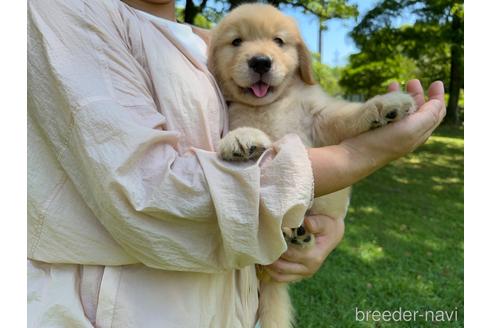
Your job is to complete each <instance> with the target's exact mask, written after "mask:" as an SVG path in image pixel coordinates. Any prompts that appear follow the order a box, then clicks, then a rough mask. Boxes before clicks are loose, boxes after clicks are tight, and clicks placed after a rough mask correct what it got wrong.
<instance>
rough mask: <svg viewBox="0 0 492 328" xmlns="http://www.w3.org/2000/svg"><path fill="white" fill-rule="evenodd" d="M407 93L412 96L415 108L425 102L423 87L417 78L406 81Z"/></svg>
mask: <svg viewBox="0 0 492 328" xmlns="http://www.w3.org/2000/svg"><path fill="white" fill-rule="evenodd" d="M407 93H408V94H410V95H411V96H412V97H413V99H414V100H415V103H416V104H417V108H418V107H420V106H422V105H423V104H424V103H425V97H424V89H423V88H422V84H421V83H420V81H419V80H417V79H414V80H410V81H408V82H407Z"/></svg>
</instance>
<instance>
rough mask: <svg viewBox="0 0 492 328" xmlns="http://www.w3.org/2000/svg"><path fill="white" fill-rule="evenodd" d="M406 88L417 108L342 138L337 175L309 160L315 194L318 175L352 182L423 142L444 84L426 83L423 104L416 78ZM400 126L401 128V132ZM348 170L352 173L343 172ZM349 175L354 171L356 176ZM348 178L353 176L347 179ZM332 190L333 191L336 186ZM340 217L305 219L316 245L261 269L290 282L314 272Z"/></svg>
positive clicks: (436, 117) (335, 239)
mask: <svg viewBox="0 0 492 328" xmlns="http://www.w3.org/2000/svg"><path fill="white" fill-rule="evenodd" d="M397 90H398V84H396V83H394V84H391V85H390V86H389V91H397ZM407 92H408V93H410V94H411V95H412V96H413V98H414V100H415V102H416V104H417V106H418V107H419V110H418V112H417V113H415V114H412V115H410V116H409V117H407V118H406V119H404V120H403V121H401V122H396V123H394V124H391V125H388V126H386V127H384V128H381V129H378V130H373V131H370V132H368V133H366V134H365V136H364V135H361V136H360V137H356V138H353V139H356V140H353V139H349V140H346V141H344V142H345V143H348V147H349V150H348V151H347V152H348V155H347V158H344V159H342V160H341V161H340V162H339V164H338V165H346V169H345V170H343V167H342V169H340V173H339V174H333V172H330V171H328V170H326V167H324V166H321V161H322V160H323V158H324V156H326V155H324V156H321V157H320V158H319V159H316V160H319V161H320V162H317V163H313V168H314V167H315V165H320V166H319V167H318V170H319V171H318V172H317V170H316V169H314V171H315V173H314V175H315V184H317V185H318V188H317V189H315V193H318V194H319V193H324V192H326V189H324V188H325V186H323V181H324V180H323V179H327V180H330V181H333V183H335V184H336V183H338V184H339V185H341V186H342V187H345V184H347V183H354V182H356V181H357V177H360V178H359V179H362V178H364V177H365V176H367V175H369V174H370V173H372V172H373V171H375V170H377V169H378V168H379V167H381V166H384V165H385V164H386V163H387V162H390V161H392V160H394V159H396V158H398V157H401V156H403V155H405V154H406V153H408V152H411V151H413V150H414V149H415V148H416V147H418V146H419V145H421V144H422V143H424V142H425V141H426V140H427V138H428V137H429V136H430V134H431V133H432V131H434V129H435V128H436V127H437V126H438V125H439V123H440V122H441V121H442V119H443V117H444V115H445V113H446V108H445V106H444V88H443V85H442V83H441V82H435V83H433V84H432V85H431V86H430V87H429V98H430V100H429V101H428V102H425V98H424V93H423V89H422V86H421V84H420V82H419V81H418V80H411V81H409V82H408V84H407ZM415 115H416V116H415ZM407 120H408V121H407ZM400 129H403V131H401V130H400ZM378 132H379V133H378ZM386 141H387V142H386ZM344 142H342V144H343V143H344ZM335 147H336V146H335ZM400 147H401V148H400ZM327 148H328V147H327ZM355 149H357V150H355ZM312 150H314V149H312ZM325 151H326V150H325ZM371 152H372V153H371ZM310 154H311V155H313V152H310ZM344 154H347V153H344ZM317 155H319V154H316V153H315V152H314V156H317ZM332 156H336V154H335V153H334V154H332ZM372 157H374V158H372ZM312 158H313V157H312ZM331 163H333V162H331ZM343 163H345V164H343ZM325 165H331V164H325ZM347 170H355V171H351V172H347ZM320 174H325V176H322V177H320ZM351 174H355V177H354V176H352V175H351ZM351 178H353V180H350V179H351ZM317 179H319V180H317ZM347 180H349V182H347ZM350 181H352V182H350ZM328 190H330V189H328ZM331 190H333V191H335V190H336V189H331ZM343 219H344V218H331V217H328V216H321V215H316V216H311V217H307V218H306V220H305V226H306V228H307V230H308V231H309V232H311V233H312V234H314V235H315V237H316V244H315V245H314V246H313V247H311V248H309V249H299V248H296V247H289V249H288V250H287V251H286V252H285V253H284V254H282V256H281V257H280V259H279V260H277V261H275V262H274V263H273V264H271V265H269V266H267V267H266V268H267V270H268V272H269V273H270V275H271V276H272V277H273V278H274V279H275V280H277V281H283V282H289V281H296V280H300V279H303V278H307V277H310V276H312V275H313V274H315V273H316V272H317V271H318V269H319V268H320V266H321V265H322V264H323V263H324V261H325V259H326V257H327V256H328V255H329V254H330V253H331V252H332V250H333V249H334V248H335V247H336V246H337V245H338V243H339V242H340V241H341V240H342V237H343V234H344V221H343Z"/></svg>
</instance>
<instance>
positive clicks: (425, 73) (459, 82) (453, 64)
mask: <svg viewBox="0 0 492 328" xmlns="http://www.w3.org/2000/svg"><path fill="white" fill-rule="evenodd" d="M403 14H411V15H413V16H414V17H415V19H416V21H415V24H413V25H412V26H395V24H394V21H395V18H397V17H399V16H401V15H403ZM463 21H464V7H463V1H462V0H399V1H396V0H383V1H381V2H380V3H379V4H378V5H377V6H376V7H374V8H373V9H372V10H370V11H369V12H368V13H367V14H366V15H365V16H364V17H363V19H362V20H361V22H360V23H359V24H358V25H357V26H356V27H355V28H354V30H353V32H352V34H351V35H352V38H353V39H354V41H355V43H356V44H357V46H358V47H359V48H360V50H361V52H360V53H359V54H356V55H353V56H351V58H350V63H349V67H348V68H347V70H346V71H345V72H344V74H343V77H342V81H341V84H342V85H344V86H345V87H347V88H350V85H351V83H353V82H354V80H355V79H356V75H355V74H356V73H358V74H361V78H369V81H361V82H360V83H359V84H364V82H366V83H373V82H375V83H384V82H386V81H384V78H396V79H403V77H404V76H407V75H408V74H410V73H414V74H415V75H414V76H416V77H419V78H421V79H423V80H424V81H425V83H426V84H427V82H430V80H435V79H442V80H444V81H445V82H446V83H445V84H446V86H447V91H448V93H449V100H448V115H447V118H446V121H447V122H450V123H458V122H459V107H458V101H459V95H460V90H461V89H462V88H464V77H463V56H464V46H463V42H464V33H463V31H464V24H463ZM391 58H395V59H396V60H391ZM400 61H401V62H400ZM411 62H413V63H414V65H415V67H413V68H412V67H411V66H412V65H410V63H411ZM378 65H379V67H378ZM398 67H399V69H396V68H398ZM405 67H406V69H405ZM364 73H366V74H364ZM357 87H358V85H357V84H356V88H357ZM378 88H381V86H380V85H378ZM373 91H374V90H373Z"/></svg>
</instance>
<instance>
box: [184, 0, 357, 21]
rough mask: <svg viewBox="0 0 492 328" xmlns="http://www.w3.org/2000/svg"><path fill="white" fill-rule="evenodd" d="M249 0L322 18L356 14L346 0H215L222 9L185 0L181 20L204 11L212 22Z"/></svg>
mask: <svg viewBox="0 0 492 328" xmlns="http://www.w3.org/2000/svg"><path fill="white" fill-rule="evenodd" d="M249 2H263V3H268V4H271V5H273V6H275V7H279V6H289V7H294V8H299V9H301V10H302V11H303V12H305V13H309V14H313V15H315V16H317V17H319V18H320V19H322V20H329V19H333V18H350V17H355V16H357V15H358V10H357V5H354V4H350V3H349V2H348V1H347V0H264V1H255V0H217V1H216V3H217V4H219V6H218V7H220V8H222V9H215V8H211V7H210V6H208V0H201V1H200V2H199V3H195V2H194V1H193V0H186V5H185V8H184V13H183V20H184V21H185V22H187V23H191V24H192V23H193V22H194V19H195V16H196V15H198V14H204V13H205V15H204V16H205V17H208V18H211V21H212V22H216V21H217V20H218V18H219V17H220V15H222V14H224V13H225V12H228V11H230V10H231V9H233V8H235V7H237V6H239V5H240V4H243V3H249ZM207 10H208V11H209V13H208V15H207V13H206V11H207ZM210 14H212V15H210Z"/></svg>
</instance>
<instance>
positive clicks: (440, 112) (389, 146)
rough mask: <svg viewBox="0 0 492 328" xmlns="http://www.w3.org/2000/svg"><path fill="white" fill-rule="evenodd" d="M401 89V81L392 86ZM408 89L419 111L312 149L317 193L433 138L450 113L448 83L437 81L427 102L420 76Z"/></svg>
mask: <svg viewBox="0 0 492 328" xmlns="http://www.w3.org/2000/svg"><path fill="white" fill-rule="evenodd" d="M397 89H398V85H397V84H391V85H390V87H389V90H390V91H396V90H397ZM407 92H408V93H409V94H410V95H412V97H413V98H414V100H415V102H416V103H417V106H418V110H417V111H416V112H415V113H413V114H411V115H408V116H407V117H405V118H404V119H402V120H400V121H398V122H395V123H392V124H389V125H386V126H384V127H382V128H379V129H375V130H371V131H368V132H365V133H362V134H360V135H358V136H356V137H353V138H349V139H346V140H344V141H342V142H341V143H340V144H339V145H335V146H328V147H321V148H310V149H308V153H309V157H310V159H311V164H312V167H313V174H314V180H315V195H316V197H318V196H322V195H326V194H330V193H332V192H335V191H338V190H340V189H343V188H346V187H348V186H350V185H353V184H354V183H356V182H358V181H359V180H361V179H363V178H365V177H367V176H368V175H369V174H371V173H373V172H374V171H376V170H377V169H379V168H381V167H383V166H384V165H386V164H388V163H389V162H391V161H393V160H395V159H397V158H399V157H402V156H404V155H406V154H408V153H410V152H412V151H413V150H415V148H417V147H418V146H420V145H421V144H423V143H424V142H425V141H426V140H427V139H428V138H429V136H430V135H431V134H432V132H433V131H434V130H435V129H436V128H437V127H438V126H439V124H440V123H441V121H442V119H443V118H444V116H445V115H446V107H445V105H444V85H443V84H442V82H441V81H436V82H433V83H432V84H431V85H430V87H429V92H428V94H429V100H428V101H427V102H426V101H425V97H424V91H423V89H422V86H421V84H420V82H419V81H418V80H411V81H409V82H408V84H407Z"/></svg>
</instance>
